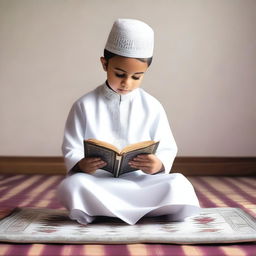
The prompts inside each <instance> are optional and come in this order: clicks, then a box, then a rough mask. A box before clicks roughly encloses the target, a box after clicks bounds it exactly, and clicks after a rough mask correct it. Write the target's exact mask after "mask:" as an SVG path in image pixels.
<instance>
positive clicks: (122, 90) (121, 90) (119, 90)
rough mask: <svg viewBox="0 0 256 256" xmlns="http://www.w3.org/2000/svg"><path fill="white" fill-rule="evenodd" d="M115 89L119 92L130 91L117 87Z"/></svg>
mask: <svg viewBox="0 0 256 256" xmlns="http://www.w3.org/2000/svg"><path fill="white" fill-rule="evenodd" d="M117 91H118V92H120V93H128V92H130V91H131V90H127V89H122V88H119V89H117Z"/></svg>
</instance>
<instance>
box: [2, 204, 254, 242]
mask: <svg viewBox="0 0 256 256" xmlns="http://www.w3.org/2000/svg"><path fill="white" fill-rule="evenodd" d="M0 241H1V242H11V243H65V244H133V243H166V244H210V243H233V242H235V243H240V242H253V241H256V220H255V218H253V217H252V216H250V215H249V214H247V213H245V212H244V211H243V210H242V209H239V208H203V209H202V211H201V212H200V214H198V215H197V216H193V217H189V218H187V219H186V220H185V221H184V222H170V221H169V219H168V216H162V217H155V218H142V219H141V220H140V221H139V222H138V223H137V224H136V225H132V226H131V225H127V224H126V223H124V222H122V221H120V220H118V219H116V218H106V217H98V218H96V220H95V221H94V222H93V223H91V224H89V225H87V226H83V225H80V224H78V223H77V222H75V221H72V220H70V219H69V217H68V212H67V211H66V210H62V209H47V208H17V209H15V210H14V211H13V212H12V213H11V214H10V215H9V216H7V217H5V218H4V219H2V220H1V221H0Z"/></svg>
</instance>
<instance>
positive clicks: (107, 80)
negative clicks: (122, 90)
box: [106, 80, 117, 93]
mask: <svg viewBox="0 0 256 256" xmlns="http://www.w3.org/2000/svg"><path fill="white" fill-rule="evenodd" d="M106 85H107V86H108V88H109V89H110V90H112V91H113V92H115V93H117V92H116V91H114V90H113V89H112V88H111V86H110V85H109V83H108V80H106Z"/></svg>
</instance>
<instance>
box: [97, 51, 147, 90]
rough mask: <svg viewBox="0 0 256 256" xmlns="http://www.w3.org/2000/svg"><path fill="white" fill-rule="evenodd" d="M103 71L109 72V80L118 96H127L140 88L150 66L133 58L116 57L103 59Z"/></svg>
mask: <svg viewBox="0 0 256 256" xmlns="http://www.w3.org/2000/svg"><path fill="white" fill-rule="evenodd" d="M101 63H102V65H103V69H104V70H105V71H106V72H107V80H108V83H109V85H110V86H111V88H112V89H113V90H114V91H115V92H117V93H118V94H127V93H129V92H131V91H133V90H134V89H136V88H138V87H139V86H140V84H141V82H142V79H143V77H144V74H145V72H146V70H147V69H148V64H147V63H146V62H142V61H140V60H137V59H133V58H126V57H121V56H115V57H113V58H111V59H109V61H108V63H107V61H106V60H105V58H103V57H101Z"/></svg>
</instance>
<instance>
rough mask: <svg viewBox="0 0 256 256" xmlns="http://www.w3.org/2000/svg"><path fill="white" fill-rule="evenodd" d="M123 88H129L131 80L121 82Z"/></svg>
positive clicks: (126, 79) (125, 79)
mask: <svg viewBox="0 0 256 256" xmlns="http://www.w3.org/2000/svg"><path fill="white" fill-rule="evenodd" d="M121 86H122V87H128V86H129V78H124V79H123V80H122V82H121Z"/></svg>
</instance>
